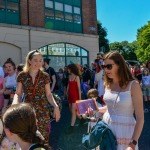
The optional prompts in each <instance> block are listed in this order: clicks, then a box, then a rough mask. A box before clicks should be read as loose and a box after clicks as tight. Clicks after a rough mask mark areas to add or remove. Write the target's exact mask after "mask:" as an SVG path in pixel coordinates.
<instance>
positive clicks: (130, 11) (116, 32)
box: [96, 0, 150, 43]
mask: <svg viewBox="0 0 150 150" xmlns="http://www.w3.org/2000/svg"><path fill="white" fill-rule="evenodd" d="M96 1H97V19H98V20H99V21H100V22H101V23H102V26H103V27H106V29H107V33H108V36H107V38H108V40H109V41H110V43H111V42H115V41H118V42H121V41H125V40H127V41H128V42H132V41H134V40H136V34H137V29H139V28H140V27H142V26H143V25H145V24H147V22H148V21H150V0H96Z"/></svg>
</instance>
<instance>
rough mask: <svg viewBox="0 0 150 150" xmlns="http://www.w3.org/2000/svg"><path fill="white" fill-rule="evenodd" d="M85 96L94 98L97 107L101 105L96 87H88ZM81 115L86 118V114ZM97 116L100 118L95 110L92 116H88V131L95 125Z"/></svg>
mask: <svg viewBox="0 0 150 150" xmlns="http://www.w3.org/2000/svg"><path fill="white" fill-rule="evenodd" d="M87 97H88V98H92V99H93V100H95V101H96V104H97V107H98V108H100V107H102V106H103V102H102V99H101V98H100V97H99V96H98V91H97V89H90V90H89V91H88V93H87ZM82 117H84V118H85V119H86V117H87V115H86V114H84V115H82ZM99 118H102V114H101V113H99V112H96V113H95V115H94V116H91V117H90V119H89V120H90V121H89V123H88V133H89V132H90V131H91V129H92V128H93V126H95V125H96V123H97V121H98V119H99ZM94 150H99V146H98V147H96V149H94Z"/></svg>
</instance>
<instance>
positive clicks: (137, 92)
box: [131, 81, 144, 147]
mask: <svg viewBox="0 0 150 150" xmlns="http://www.w3.org/2000/svg"><path fill="white" fill-rule="evenodd" d="M131 95H132V101H133V106H134V110H135V115H136V125H135V128H134V132H133V135H132V139H133V140H135V141H138V139H139V137H140V135H141V132H142V129H143V124H144V112H143V97H142V91H141V87H140V85H139V83H138V82H137V81H135V82H134V83H133V85H132V89H131ZM132 146H133V147H134V145H132Z"/></svg>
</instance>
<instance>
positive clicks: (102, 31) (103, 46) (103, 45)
mask: <svg viewBox="0 0 150 150" xmlns="http://www.w3.org/2000/svg"><path fill="white" fill-rule="evenodd" d="M97 33H98V35H99V51H103V52H108V51H109V41H108V39H107V38H106V36H107V29H106V28H104V27H102V23H101V22H99V21H97Z"/></svg>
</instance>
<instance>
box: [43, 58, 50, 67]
mask: <svg viewBox="0 0 150 150" xmlns="http://www.w3.org/2000/svg"><path fill="white" fill-rule="evenodd" d="M50 61H51V59H49V58H44V60H43V66H44V68H47V67H49V63H50Z"/></svg>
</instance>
